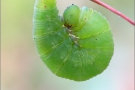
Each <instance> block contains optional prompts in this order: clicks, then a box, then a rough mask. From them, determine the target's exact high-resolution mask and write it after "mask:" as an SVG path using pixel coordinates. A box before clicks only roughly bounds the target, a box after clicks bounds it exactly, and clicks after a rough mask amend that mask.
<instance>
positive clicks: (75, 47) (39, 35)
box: [33, 0, 114, 81]
mask: <svg viewBox="0 0 135 90" xmlns="http://www.w3.org/2000/svg"><path fill="white" fill-rule="evenodd" d="M33 29H34V30H33V38H34V42H35V44H36V47H37V50H38V53H39V55H40V57H41V59H42V60H43V62H44V63H45V64H46V66H47V67H48V68H49V69H50V70H51V71H52V72H53V73H54V74H56V75H57V76H60V77H63V78H67V79H71V80H75V81H85V80H88V79H90V78H92V77H94V76H96V75H98V74H100V73H102V72H103V71H104V70H105V69H106V68H107V66H108V65H109V62H110V60H111V57H112V55H113V51H114V43H113V38H112V34H111V30H110V26H109V24H108V22H107V20H106V18H105V17H104V16H102V15H101V14H100V13H99V12H97V11H95V10H93V9H89V8H87V7H82V8H79V7H78V6H76V5H71V6H69V7H68V8H67V9H66V10H65V11H64V14H63V17H61V16H59V15H58V10H57V7H56V1H55V0H36V3H35V7H34V18H33Z"/></svg>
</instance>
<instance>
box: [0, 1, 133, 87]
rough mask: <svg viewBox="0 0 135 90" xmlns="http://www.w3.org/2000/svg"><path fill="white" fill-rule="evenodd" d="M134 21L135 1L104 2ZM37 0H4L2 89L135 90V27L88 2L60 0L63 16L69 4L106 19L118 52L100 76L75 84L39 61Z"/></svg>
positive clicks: (2, 10) (2, 9)
mask: <svg viewBox="0 0 135 90" xmlns="http://www.w3.org/2000/svg"><path fill="white" fill-rule="evenodd" d="M102 1H104V2H106V3H108V4H109V5H111V6H113V7H115V8H116V9H118V10H119V11H121V12H122V13H124V14H125V15H127V16H128V17H129V18H131V19H132V20H133V19H134V0H102ZM34 2H35V0H1V33H2V34H1V79H2V80H1V81H2V82H1V90H134V26H132V25H131V24H129V23H128V22H126V21H125V20H123V19H122V18H120V17H119V16H117V15H115V14H113V13H112V12H110V11H108V10H106V9H105V8H103V7H101V6H99V5H97V4H95V3H93V2H90V1H89V0H57V6H58V9H59V13H60V15H62V13H63V11H64V10H65V8H66V7H67V6H69V5H71V4H72V3H73V4H76V5H78V6H79V7H82V6H87V7H90V8H93V9H95V10H97V11H99V12H101V13H102V14H103V15H104V16H106V17H107V19H108V21H109V23H110V25H111V28H112V33H113V38H114V43H115V51H114V55H113V57H112V60H111V63H110V65H109V66H108V68H107V69H106V70H105V71H104V72H103V73H102V74H100V75H98V76H96V77H94V78H92V79H90V80H87V81H84V82H75V81H71V80H67V79H63V78H60V77H57V76H55V75H54V74H52V73H51V72H50V70H49V69H48V68H47V67H46V66H45V65H44V63H43V62H42V60H41V59H40V58H39V56H38V53H37V51H36V48H35V45H34V42H33V39H32V18H33V7H34Z"/></svg>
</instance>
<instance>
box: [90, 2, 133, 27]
mask: <svg viewBox="0 0 135 90" xmlns="http://www.w3.org/2000/svg"><path fill="white" fill-rule="evenodd" d="M90 1H93V2H95V3H97V4H99V5H101V6H103V7H105V8H107V9H108V10H110V11H112V12H113V13H115V14H117V15H118V16H120V17H122V18H123V19H125V20H126V21H128V22H129V23H131V24H132V25H134V26H135V22H134V21H132V20H131V19H130V18H128V17H127V16H125V15H124V14H122V13H121V12H119V11H117V10H116V9H114V8H112V7H111V6H109V5H107V4H105V3H104V2H102V1H100V0H90Z"/></svg>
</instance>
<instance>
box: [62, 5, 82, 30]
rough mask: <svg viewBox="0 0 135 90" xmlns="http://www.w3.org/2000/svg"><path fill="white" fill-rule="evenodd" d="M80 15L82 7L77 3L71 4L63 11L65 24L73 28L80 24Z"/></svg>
mask: <svg viewBox="0 0 135 90" xmlns="http://www.w3.org/2000/svg"><path fill="white" fill-rule="evenodd" d="M79 16H80V8H79V7H78V6H76V5H73V4H72V5H71V6H69V7H67V9H66V10H65V11H64V13H63V17H64V25H65V26H66V27H67V28H73V27H75V26H76V25H77V24H78V20H79Z"/></svg>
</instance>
